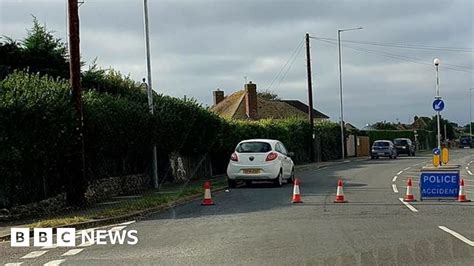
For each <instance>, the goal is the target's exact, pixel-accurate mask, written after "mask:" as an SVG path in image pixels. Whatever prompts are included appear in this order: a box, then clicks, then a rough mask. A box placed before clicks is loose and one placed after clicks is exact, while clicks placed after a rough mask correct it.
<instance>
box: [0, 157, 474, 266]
mask: <svg viewBox="0 0 474 266" xmlns="http://www.w3.org/2000/svg"><path fill="white" fill-rule="evenodd" d="M430 160H431V158H430V157H429V156H427V155H424V156H423V155H420V156H417V157H405V156H402V157H399V158H398V159H396V160H389V159H379V160H367V161H358V162H351V163H346V164H339V165H335V166H332V167H328V168H323V169H317V170H312V169H308V170H305V171H304V172H300V173H297V176H298V177H299V178H300V179H301V187H300V189H301V192H302V199H303V201H304V203H302V204H291V203H290V200H291V195H292V186H291V185H285V186H283V187H281V188H275V187H272V185H271V184H266V183H260V184H254V185H252V186H251V187H246V186H244V187H242V188H237V189H232V190H230V191H229V192H222V193H217V194H215V195H213V199H214V201H215V203H216V205H214V206H205V207H204V206H200V202H199V201H194V202H191V203H189V204H186V205H183V206H179V207H176V208H174V209H172V210H170V211H168V212H166V213H162V214H158V215H153V216H150V217H148V218H147V219H145V220H140V221H137V222H135V223H131V224H127V225H125V226H126V227H125V226H122V227H123V228H122V229H120V230H137V231H138V237H139V242H138V244H137V245H134V246H129V245H110V244H108V245H92V246H89V247H84V248H76V249H81V250H80V251H79V253H78V254H73V255H70V254H69V255H65V256H64V253H66V252H69V251H70V250H71V249H70V248H69V249H67V248H54V249H49V250H48V252H46V253H45V254H42V255H40V256H38V257H36V258H31V259H21V256H24V255H27V254H29V252H32V251H38V250H41V249H39V248H36V249H35V248H10V247H8V246H6V245H2V246H0V248H2V249H4V250H3V251H2V252H1V254H2V257H1V258H0V262H1V263H2V264H5V263H15V262H17V263H19V262H23V264H22V265H26V264H36V265H37V264H44V263H48V262H51V261H55V260H58V261H57V262H60V263H62V265H131V264H136V265H152V264H153V265H158V264H159V265H190V264H192V265H194V264H197V265H201V264H216V265H225V264H233V265H235V264H237V265H288V264H296V265H300V264H308V265H313V264H316V265H353V264H358V265H376V264H381V265H407V264H408V265H447V264H451V265H453V264H454V265H473V264H474V212H473V207H474V203H457V202H452V201H441V202H439V201H423V202H420V201H417V202H414V203H411V204H410V205H409V206H406V205H405V204H403V203H402V202H401V201H400V200H399V198H403V196H404V193H405V182H406V179H407V178H408V177H411V178H413V180H414V181H415V182H414V194H415V197H416V198H419V191H418V189H417V185H418V183H417V181H418V179H419V169H420V168H421V167H422V166H423V165H425V164H428V163H429V161H430ZM473 160H474V151H473V150H468V149H466V150H453V151H452V154H451V163H458V164H461V165H462V168H461V176H462V177H463V178H464V179H465V180H466V190H467V197H468V198H473V199H474V176H473V175H472V174H473V172H474V163H471V164H470V162H472V161H473ZM466 167H467V168H466ZM469 167H470V168H469ZM395 176H396V178H395ZM338 179H342V180H344V184H345V186H344V192H345V196H346V199H347V200H348V201H349V203H345V204H334V203H333V201H334V198H335V192H336V184H337V180H338ZM396 191H398V192H396ZM456 233H457V234H456ZM455 235H457V237H456V236H455ZM76 252H77V251H76ZM70 253H75V252H70Z"/></svg>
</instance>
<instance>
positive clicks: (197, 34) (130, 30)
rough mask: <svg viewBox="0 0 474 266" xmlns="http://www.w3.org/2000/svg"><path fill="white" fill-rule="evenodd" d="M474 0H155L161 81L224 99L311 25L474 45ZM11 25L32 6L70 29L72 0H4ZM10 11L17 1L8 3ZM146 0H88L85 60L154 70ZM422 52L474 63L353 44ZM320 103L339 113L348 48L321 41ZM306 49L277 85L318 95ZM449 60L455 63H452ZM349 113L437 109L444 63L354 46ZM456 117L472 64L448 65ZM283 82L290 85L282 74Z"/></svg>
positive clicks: (362, 120)
mask: <svg viewBox="0 0 474 266" xmlns="http://www.w3.org/2000/svg"><path fill="white" fill-rule="evenodd" d="M473 3H474V2H473V1H469V0H457V1H443V0H435V1H430V0H425V1H408V0H406V1H376V0H368V1H348V0H346V1H309V0H308V1H303V0H297V1H282V0H281V1H269V0H264V1H250V0H248V1H247V0H240V1H239V0H235V1H231V0H228V1H217V0H216V1H208V0H203V1H182V0H180V1H155V0H149V8H150V10H149V13H150V30H151V37H152V40H151V44H152V56H153V57H152V64H153V77H154V84H155V86H154V88H155V89H156V90H158V91H160V92H164V93H166V94H170V95H173V96H177V97H183V95H187V96H188V97H195V98H196V99H198V100H199V101H201V102H203V103H204V104H210V103H211V101H212V97H211V91H212V90H213V89H215V88H217V87H220V88H221V89H224V90H225V91H226V93H231V92H232V91H234V90H236V89H239V88H241V87H242V84H243V82H244V79H243V76H247V77H248V78H249V79H251V80H253V81H254V82H256V83H257V84H258V88H259V89H266V88H267V87H268V85H269V84H270V82H271V80H272V79H273V78H274V77H275V75H276V74H277V73H278V72H279V71H280V68H281V67H282V65H283V64H284V63H285V62H286V60H287V59H288V57H289V56H290V54H291V53H292V51H293V50H294V49H295V48H296V46H297V45H298V44H299V43H300V42H301V41H302V39H303V36H304V33H305V32H310V33H311V35H314V36H323V37H332V38H335V37H336V31H337V29H339V28H346V27H355V26H363V27H364V30H361V31H357V32H345V33H343V34H342V38H343V40H366V41H373V42H393V43H408V44H412V43H415V44H426V45H432V46H449V47H470V48H471V49H472V47H473V36H474V31H473V8H474V6H473ZM0 7H1V9H2V10H1V19H0V21H1V24H0V25H1V33H2V34H6V35H8V36H13V37H15V38H21V37H23V36H24V35H25V28H27V27H29V25H30V24H31V17H30V16H29V14H35V15H37V16H38V18H39V19H40V21H42V22H45V23H46V24H47V25H48V26H49V27H51V28H52V29H54V30H56V31H57V32H58V34H59V35H58V36H59V37H62V38H64V37H65V1H64V0H57V1H32V0H30V1H15V0H0ZM5 10H8V11H5ZM142 12H143V10H142V1H141V0H122V1H111V0H106V1H99V0H94V1H93V0H85V4H84V5H83V6H82V7H81V9H80V15H81V33H82V36H81V38H82V39H81V47H82V53H83V57H84V59H86V60H88V61H90V60H92V59H93V58H94V57H96V56H97V57H98V62H99V64H101V65H103V66H105V67H108V66H111V67H113V68H116V69H118V70H120V71H121V72H123V73H130V74H131V76H132V77H133V78H135V79H137V80H138V79H141V78H142V77H143V76H144V73H145V65H144V62H145V58H144V45H143V18H142ZM348 45H350V46H351V47H360V48H364V49H371V50H376V51H380V52H388V53H393V54H397V55H403V56H407V57H416V58H419V59H420V60H423V61H424V62H428V63H430V62H431V60H432V59H433V57H435V56H436V57H440V58H441V59H442V63H444V64H454V65H463V66H465V67H467V68H465V70H469V68H470V69H471V70H472V68H473V53H453V52H446V51H421V50H409V49H396V48H388V47H377V46H367V45H355V44H348ZM312 56H313V58H312V65H313V81H314V102H315V105H316V108H317V109H320V110H321V111H323V112H324V113H327V114H328V115H330V116H331V118H332V119H333V120H335V121H336V120H337V119H338V117H339V105H338V103H339V101H338V72H337V47H336V46H335V45H330V44H326V43H321V42H318V41H316V40H312ZM304 64H305V58H304V53H303V52H301V53H300V54H299V56H298V58H297V59H296V60H295V62H294V64H293V65H292V68H291V70H290V71H289V72H288V73H287V75H286V77H285V79H284V80H282V81H281V82H280V83H279V81H277V82H276V84H274V86H272V89H273V90H274V91H275V92H277V93H278V94H280V95H281V96H282V97H283V98H291V99H300V100H302V101H306V99H307V92H306V69H305V65H304ZM444 66H446V65H444ZM343 74H344V103H345V111H346V113H345V116H346V118H347V119H348V121H349V122H352V123H354V124H356V125H359V126H363V125H365V124H366V123H370V122H374V121H377V120H394V119H396V118H399V119H400V121H402V122H409V121H408V120H409V119H411V118H412V116H413V115H420V114H422V115H432V114H433V112H432V110H431V107H430V106H431V104H430V102H431V100H432V97H433V86H434V69H433V67H432V66H423V65H418V64H413V63H406V62H405V63H403V62H400V61H399V60H393V59H389V58H385V57H380V56H377V55H373V54H368V53H364V52H361V51H356V50H353V49H350V48H348V47H343ZM440 74H441V81H442V83H441V84H442V93H443V96H444V97H445V99H446V101H447V110H446V112H445V116H446V117H448V118H450V119H452V120H455V121H457V122H460V123H461V124H464V123H467V117H468V115H466V111H467V110H468V107H467V102H466V95H467V88H469V87H473V78H472V76H473V75H472V73H464V72H456V71H452V70H448V69H443V65H442V67H441V73H440ZM278 84H279V85H278Z"/></svg>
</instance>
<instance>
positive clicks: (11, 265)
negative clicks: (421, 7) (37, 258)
mask: <svg viewBox="0 0 474 266" xmlns="http://www.w3.org/2000/svg"><path fill="white" fill-rule="evenodd" d="M22 264H23V262H11V263H7V264H5V266H20V265H22Z"/></svg>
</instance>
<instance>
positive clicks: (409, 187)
mask: <svg viewBox="0 0 474 266" xmlns="http://www.w3.org/2000/svg"><path fill="white" fill-rule="evenodd" d="M403 201H405V202H412V201H415V196H413V192H412V184H411V178H408V181H407V194H406V195H405V198H404V199H403Z"/></svg>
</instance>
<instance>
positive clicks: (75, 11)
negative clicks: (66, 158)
mask: <svg viewBox="0 0 474 266" xmlns="http://www.w3.org/2000/svg"><path fill="white" fill-rule="evenodd" d="M68 11H69V12H68V19H69V76H70V83H71V96H72V97H71V99H72V102H73V104H74V108H75V111H76V125H75V128H76V132H75V133H76V136H75V140H74V144H75V145H74V146H75V147H76V148H75V149H74V156H73V160H74V161H73V162H72V164H73V165H72V166H73V169H74V170H73V171H72V172H73V173H72V175H73V176H71V177H70V178H71V180H70V181H69V183H68V188H67V200H68V202H69V203H70V204H72V205H80V204H82V203H84V191H85V183H86V176H85V152H84V134H83V132H84V131H83V127H84V122H83V117H82V90H81V55H80V46H79V6H78V2H77V0H68ZM76 151H77V154H76Z"/></svg>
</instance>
